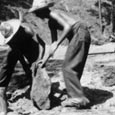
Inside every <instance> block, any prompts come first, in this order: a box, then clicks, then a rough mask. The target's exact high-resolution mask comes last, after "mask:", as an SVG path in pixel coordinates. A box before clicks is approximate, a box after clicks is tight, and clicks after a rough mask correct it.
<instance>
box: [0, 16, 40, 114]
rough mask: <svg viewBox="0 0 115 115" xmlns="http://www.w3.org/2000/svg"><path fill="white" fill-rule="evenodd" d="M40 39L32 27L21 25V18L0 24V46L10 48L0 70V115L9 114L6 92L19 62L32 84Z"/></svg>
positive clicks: (38, 54) (38, 55)
mask: <svg viewBox="0 0 115 115" xmlns="http://www.w3.org/2000/svg"><path fill="white" fill-rule="evenodd" d="M39 39H40V38H39V36H36V34H35V33H34V31H33V29H32V28H31V27H30V26H28V25H27V24H25V23H21V18H20V19H12V20H9V21H5V22H2V23H1V24H0V45H5V44H7V45H8V46H9V49H8V51H7V54H6V56H5V59H4V60H3V63H2V65H1V68H0V115H6V114H7V104H6V90H7V86H8V84H9V81H10V79H11V75H12V73H13V71H14V67H15V65H16V63H17V61H18V60H19V61H20V62H21V63H22V66H23V68H24V70H25V72H26V74H27V75H28V77H29V78H28V79H30V82H32V79H31V70H30V67H31V65H32V64H33V63H34V62H35V61H36V60H37V59H39V58H40V43H39ZM25 59H26V60H25Z"/></svg>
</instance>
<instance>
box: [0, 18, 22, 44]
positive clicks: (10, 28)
mask: <svg viewBox="0 0 115 115" xmlns="http://www.w3.org/2000/svg"><path fill="white" fill-rule="evenodd" d="M20 24H21V22H20V20H18V19H12V20H9V21H5V22H1V24H0V45H5V44H7V43H8V42H9V41H10V40H11V39H12V37H13V36H14V35H15V33H16V32H17V31H18V29H19V27H20Z"/></svg>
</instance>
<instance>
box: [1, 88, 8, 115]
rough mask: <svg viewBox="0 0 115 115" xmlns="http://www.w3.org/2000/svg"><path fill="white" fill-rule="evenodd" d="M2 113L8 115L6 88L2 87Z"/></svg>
mask: <svg viewBox="0 0 115 115" xmlns="http://www.w3.org/2000/svg"><path fill="white" fill-rule="evenodd" d="M0 115H7V104H6V88H5V87H0Z"/></svg>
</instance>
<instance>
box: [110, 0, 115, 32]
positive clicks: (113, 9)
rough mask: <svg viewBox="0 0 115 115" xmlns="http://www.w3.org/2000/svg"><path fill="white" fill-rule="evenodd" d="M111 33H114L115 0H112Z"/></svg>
mask: <svg viewBox="0 0 115 115" xmlns="http://www.w3.org/2000/svg"><path fill="white" fill-rule="evenodd" d="M111 18H112V33H115V0H112V15H111Z"/></svg>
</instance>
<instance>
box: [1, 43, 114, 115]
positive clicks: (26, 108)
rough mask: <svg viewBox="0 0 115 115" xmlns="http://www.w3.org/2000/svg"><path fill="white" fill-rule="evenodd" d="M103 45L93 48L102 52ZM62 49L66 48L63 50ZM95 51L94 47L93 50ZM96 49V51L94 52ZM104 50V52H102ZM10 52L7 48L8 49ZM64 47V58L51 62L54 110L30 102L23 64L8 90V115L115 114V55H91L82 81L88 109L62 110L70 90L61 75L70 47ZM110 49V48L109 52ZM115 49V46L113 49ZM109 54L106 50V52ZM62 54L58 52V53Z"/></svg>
mask: <svg viewBox="0 0 115 115" xmlns="http://www.w3.org/2000/svg"><path fill="white" fill-rule="evenodd" d="M106 46H112V45H109V44H108V45H103V46H101V47H99V46H93V48H95V49H98V51H102V49H103V48H104V49H106ZM61 48H62V49H61ZM91 48H92V47H91ZM93 48H92V49H93ZM99 48H100V50H99ZM6 49H7V48H6ZM6 49H4V48H1V50H0V54H1V55H0V62H1V61H2V60H3V58H4V56H5V51H6ZM63 49H64V47H60V49H59V51H62V52H61V53H60V54H63V55H62V58H61V57H60V58H59V57H58V56H56V55H58V54H57V53H56V54H55V56H54V58H52V59H51V60H50V61H49V62H48V63H47V68H46V69H47V72H48V74H49V76H50V78H51V80H52V92H51V94H52V95H51V100H53V101H52V103H51V105H52V108H51V109H50V110H38V109H37V108H36V107H35V106H34V105H33V103H32V101H31V100H30V96H29V93H30V92H29V91H30V89H29V87H30V86H29V85H28V83H27V78H26V76H25V73H24V71H23V69H22V66H21V65H20V63H18V64H17V66H16V68H15V72H14V74H13V76H12V80H11V82H10V84H9V88H8V91H7V99H8V110H9V112H8V115H13V114H14V115H46V114H47V115H76V114H77V115H86V114H87V115H103V114H104V115H114V114H115V53H114V52H110V53H109V52H108V53H99V54H97V53H94V54H93V53H92V52H91V51H92V49H90V50H91V51H90V53H89V56H88V59H87V62H86V66H85V68H84V73H83V76H82V79H81V84H82V86H83V89H84V92H85V95H86V96H87V97H88V98H89V100H90V106H89V108H86V109H79V110H78V109H75V108H62V107H61V105H60V103H61V102H62V101H63V100H64V99H65V98H66V90H65V85H64V81H63V76H62V72H61V66H62V63H63V57H64V54H65V51H66V48H65V49H64V50H63ZM108 49H110V48H109V47H108V48H107V50H108ZM113 49H114V47H113ZM104 51H106V50H104ZM57 52H58V51H57Z"/></svg>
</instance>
